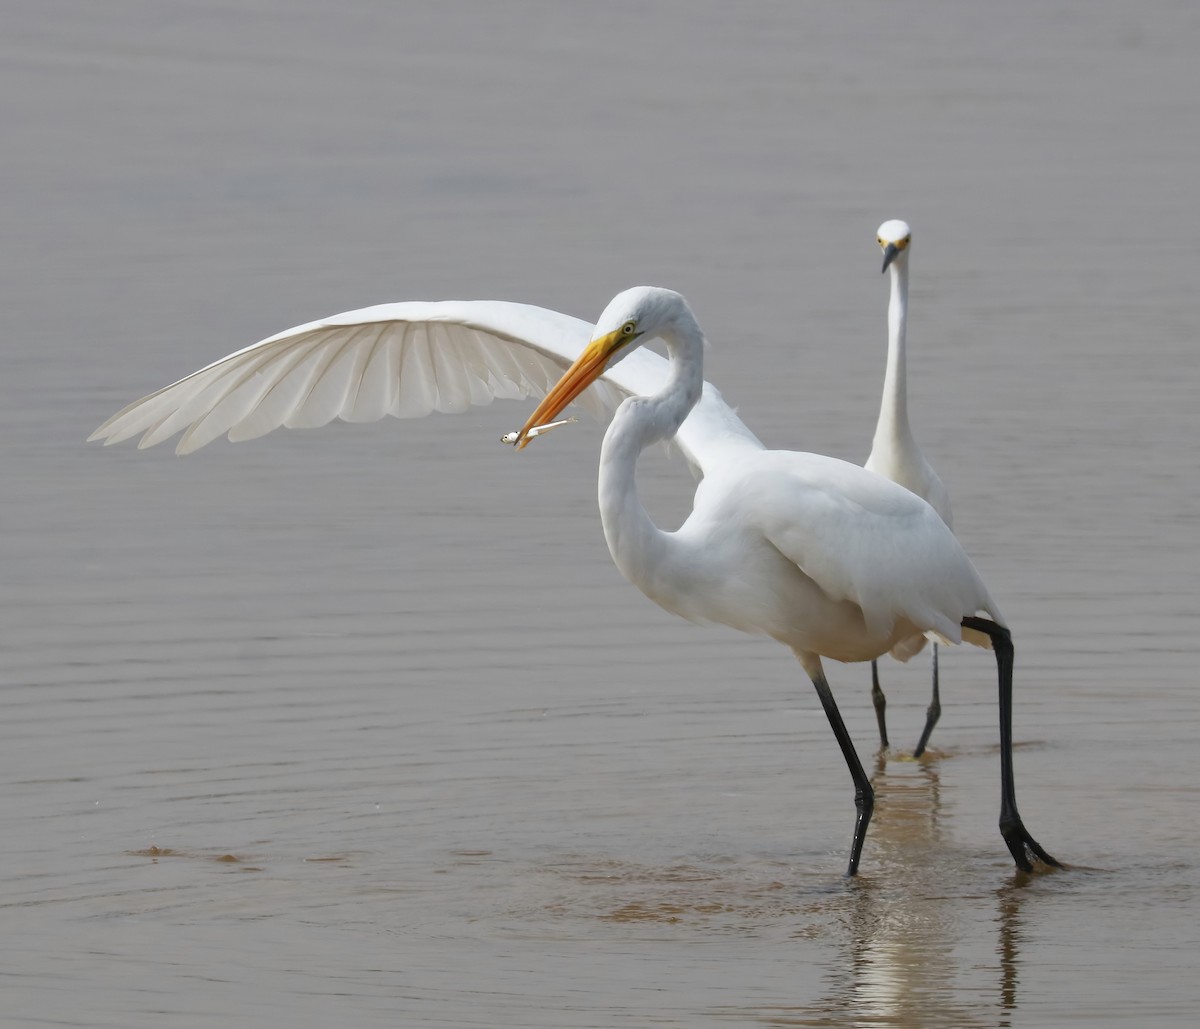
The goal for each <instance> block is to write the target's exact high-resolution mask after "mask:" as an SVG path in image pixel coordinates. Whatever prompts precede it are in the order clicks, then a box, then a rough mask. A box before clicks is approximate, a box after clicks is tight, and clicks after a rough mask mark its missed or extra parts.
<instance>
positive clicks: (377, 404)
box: [89, 300, 762, 471]
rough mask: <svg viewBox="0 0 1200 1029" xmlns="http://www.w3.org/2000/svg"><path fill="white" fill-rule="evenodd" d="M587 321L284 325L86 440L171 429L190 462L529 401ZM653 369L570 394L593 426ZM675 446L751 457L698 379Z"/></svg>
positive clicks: (345, 320)
mask: <svg viewBox="0 0 1200 1029" xmlns="http://www.w3.org/2000/svg"><path fill="white" fill-rule="evenodd" d="M591 333H592V325H591V324H590V323H588V322H585V321H581V320H580V319H578V318H572V317H571V316H570V315H565V314H560V313H559V312H557V311H551V310H548V309H546V308H541V307H534V306H531V305H528V304H515V303H509V302H507V301H500V300H467V301H453V300H452V301H440V302H433V303H423V302H408V303H397V304H380V305H378V306H376V307H366V308H363V309H361V310H358V311H347V312H345V313H343V314H337V315H333V316H332V317H330V318H324V319H321V320H320V321H315V322H309V323H307V324H305V325H298V326H296V327H295V328H293V329H288V330H286V331H285V332H280V333H278V334H277V335H274V336H270V337H268V338H267V339H264V340H262V341H261V342H259V343H255V344H254V345H253V346H249V347H246V348H245V349H244V350H239V351H237V352H236V353H233V354H229V355H228V356H227V357H223V358H221V359H220V360H219V361H214V362H213V363H212V364H210V365H208V366H207V367H205V368H201V369H200V370H199V371H196V372H193V373H192V374H191V375H187V376H185V377H184V378H182V379H180V380H179V381H178V382H175V383H172V384H171V385H170V386H165V387H163V388H162V389H160V390H158V391H157V392H154V393H151V394H150V395H149V396H146V397H143V398H142V399H141V400H136V401H134V402H133V403H132V404H130V405H129V406H128V407H125V408H124V409H123V410H121V411H119V412H117V413H116V414H115V415H113V416H112V417H111V418H110V419H108V421H106V422H105V423H104V424H103V425H101V426H100V428H98V429H97V430H96V431H95V432H94V433H92V435H91V436H90V437H89V440H103V441H104V443H105V445H108V444H110V443H120V442H121V441H122V440H126V439H129V438H131V437H133V436H136V435H138V434H139V433H140V434H141V437H142V438H141V440H140V442H139V443H138V446H139V448H141V447H150V446H154V444H156V443H161V442H163V441H164V440H166V439H169V438H170V437H171V436H174V435H175V434H176V433H178V432H181V431H182V432H183V436H182V438H181V439H180V440H179V444H178V446H177V447H176V448H175V452H176V453H178V454H190V453H191V452H192V451H194V450H198V449H199V448H200V447H202V446H204V445H205V444H207V443H211V442H212V441H213V440H214V439H216V438H217V437H218V436H221V435H225V434H227V435H228V437H229V439H230V440H231V441H233V442H238V441H241V440H248V439H254V438H256V437H258V436H263V435H265V434H266V433H268V432H271V431H273V430H275V429H277V428H279V427H280V426H286V427H287V428H293V429H294V428H314V427H317V426H321V425H325V424H327V423H328V422H330V421H332V420H333V419H334V418H341V419H342V420H343V421H347V422H369V421H375V420H377V419H379V418H382V417H383V416H384V415H392V416H394V417H397V418H417V417H421V416H422V415H427V414H429V413H430V412H432V411H443V412H459V411H464V410H466V409H467V408H468V407H470V406H472V405H480V404H490V403H491V402H492V400H494V399H495V398H497V397H501V398H507V399H514V400H519V399H522V398H525V397H531V396H533V397H542V396H544V395H545V394H546V392H547V391H548V390H549V389H550V387H551V386H553V385H554V383H555V382H556V381H557V380H558V378H559V376H560V375H561V374H562V373H563V371H565V370H566V369H567V368H568V367H569V366H570V365H571V363H572V362H573V361H574V360H575V358H576V357H577V356H578V355H579V354H580V352H581V351H582V350H583V348H584V347H585V346H586V345H587V343H588V341H589V339H590V338H591ZM666 373H667V362H666V361H665V360H664V359H663V358H661V357H659V356H658V355H657V354H655V353H653V352H652V351H648V350H644V349H642V350H638V351H635V352H634V353H632V354H630V355H629V356H628V357H627V358H625V359H624V360H622V361H621V362H620V363H618V364H616V365H614V366H613V367H611V368H610V369H609V370H608V371H607V372H605V374H604V376H603V377H602V378H601V379H599V380H598V381H597V382H596V383H594V384H593V385H592V386H591V387H589V388H588V390H587V391H585V393H584V394H583V395H582V396H581V397H580V402H581V403H582V404H583V406H584V407H585V409H587V410H588V411H589V412H590V413H591V414H593V415H595V416H596V417H598V418H601V419H602V420H603V419H606V418H607V417H608V416H609V415H611V413H612V412H613V411H614V410H615V409H616V407H617V405H618V404H619V403H620V402H621V400H623V399H624V398H625V397H626V396H630V395H635V394H639V395H644V394H651V393H655V392H657V391H658V390H659V389H660V388H661V387H662V385H663V383H664V382H665V381H666ZM676 443H677V444H678V445H679V447H680V449H681V450H682V451H683V453H684V455H685V456H686V457H687V459H688V461H689V462H690V463H691V464H692V465H693V467H694V468H696V469H698V470H701V471H702V470H703V467H704V464H705V460H706V458H708V457H710V456H712V455H714V454H716V453H718V452H723V451H725V450H727V449H728V448H730V447H746V448H751V449H755V450H759V449H762V444H761V443H760V442H759V441H758V440H757V439H756V438H755V436H754V434H753V433H751V432H750V430H749V429H747V428H746V426H745V425H744V424H742V422H741V420H740V419H739V418H738V417H737V415H736V414H735V413H734V412H733V410H732V409H731V408H729V406H728V405H726V404H725V402H724V401H723V400H722V399H721V396H720V394H719V393H718V392H717V391H716V390H715V389H714V388H713V387H712V386H710V385H708V384H707V383H706V384H705V390H704V397H703V399H702V400H701V402H700V403H699V404H698V405H697V406H696V408H695V409H694V410H693V412H692V414H691V416H690V417H689V418H688V420H687V423H685V425H684V426H683V428H682V429H681V430H680V432H679V434H678V436H677V438H676Z"/></svg>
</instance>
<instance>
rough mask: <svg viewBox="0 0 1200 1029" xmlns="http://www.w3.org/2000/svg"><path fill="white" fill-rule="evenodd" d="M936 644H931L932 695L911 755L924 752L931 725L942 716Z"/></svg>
mask: <svg viewBox="0 0 1200 1029" xmlns="http://www.w3.org/2000/svg"><path fill="white" fill-rule="evenodd" d="M937 648H938V645H937V644H936V643H935V644H934V645H933V697H932V699H931V700H930V701H929V709H928V710H927V711H926V712H925V729H924V731H922V733H921V738H920V739H919V740H918V741H917V749H916V750H914V751H913V757H920V756H921V755H922V754H924V753H925V744H927V743H928V742H929V736H930V734H931V733H932V732H933V727H934V726H935V725H937V724H938V719H939V718H941V717H942V701H941V698H940V697H939V696H938V653H937Z"/></svg>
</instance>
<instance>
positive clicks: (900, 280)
mask: <svg viewBox="0 0 1200 1029" xmlns="http://www.w3.org/2000/svg"><path fill="white" fill-rule="evenodd" d="M888 271H889V272H890V273H891V277H892V297H891V300H890V301H889V303H888V356H887V373H886V375H885V376H884V379H883V402H882V403H881V404H880V405H879V421H878V423H877V424H876V426H875V443H876V445H877V446H878V445H879V444H881V443H884V442H885V441H887V440H889V439H890V440H893V441H895V440H905V439H908V438H910V437H911V435H912V432H911V430H910V429H909V427H908V371H907V366H906V359H905V347H906V339H905V337H906V334H907V330H908V255H907V254H902V255H900V256H899V257H898V258H897V259H896V260H895V261H893V262H892V265H891V267H890V268H889V269H888Z"/></svg>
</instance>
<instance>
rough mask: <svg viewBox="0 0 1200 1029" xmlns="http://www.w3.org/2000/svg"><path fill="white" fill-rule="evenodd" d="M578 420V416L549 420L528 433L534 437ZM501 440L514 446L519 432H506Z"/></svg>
mask: <svg viewBox="0 0 1200 1029" xmlns="http://www.w3.org/2000/svg"><path fill="white" fill-rule="evenodd" d="M577 421H579V419H578V418H564V419H563V420H562V421H559V422H547V423H546V424H545V425H535V426H534V427H533V428H532V429H530V430H529V433H528V435H529V438H530V439H533V437H534V436H540V435H541V434H542V433H543V432H549V431H550V430H551V429H557V428H558V427H559V426H560V425H571V424H573V423H575V422H577ZM500 442H501V443H507V444H508V445H509V446H513V445H514V444H516V442H517V433H515V432H506V433H505V434H504V435H503V436H501V437H500Z"/></svg>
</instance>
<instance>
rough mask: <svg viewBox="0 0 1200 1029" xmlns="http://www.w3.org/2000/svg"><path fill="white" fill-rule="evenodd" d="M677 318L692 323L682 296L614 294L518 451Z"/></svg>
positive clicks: (648, 289)
mask: <svg viewBox="0 0 1200 1029" xmlns="http://www.w3.org/2000/svg"><path fill="white" fill-rule="evenodd" d="M680 317H686V318H689V319H691V320H692V321H693V322H694V320H695V319H694V318H693V316H692V314H691V310H690V309H689V308H688V304H687V301H686V300H684V299H683V297H682V296H681V295H680V294H678V293H676V292H675V291H674V290H670V289H660V288H659V287H657V286H634V287H633V288H632V289H627V290H625V291H624V292H623V293H618V294H617V295H616V296H615V297H613V298H612V300H611V301H610V302H609V304H608V306H607V307H606V308H605V309H604V313H603V314H601V315H600V317H599V319H598V320H597V321H596V328H595V329H594V330H593V332H592V339H591V342H590V343H588V345H587V346H586V347H584V348H583V353H582V354H580V355H579V357H578V358H577V359H576V361H575V363H574V364H573V365H571V367H570V368H568V369H567V371H566V372H565V373H564V374H563V377H562V378H561V379H559V380H558V384H557V385H556V386H555V387H554V388H553V389H551V390H550V392H549V393H547V394H546V399H545V400H543V401H542V402H541V403H540V404H539V405H538V407H537V410H536V411H534V412H533V414H532V415H530V416H529V420H528V421H527V422H526V423H525V424H524V426H522V428H521V430H520V432H519V433H517V449H520V448H522V447H524V446H525V444H526V443H528V442H529V439H530V436H529V430H530V429H532V428H533V427H534V426H537V425H542V424H543V423H545V422H549V421H551V420H552V419H553V418H555V417H556V416H557V415H558V413H559V412H560V411H561V410H562V409H563V408H564V407H566V406H567V405H568V404H569V403H571V401H572V400H574V399H575V398H576V397H578V396H579V394H580V393H582V392H583V391H584V390H585V389H587V388H588V386H590V385H591V384H592V383H593V382H595V381H596V379H598V378H599V377H600V376H601V375H603V374H604V371H605V369H607V368H609V367H611V366H612V365H614V364H616V363H617V362H618V361H620V360H621V359H622V358H624V357H626V356H628V355H629V354H630V353H632V352H633V351H634V350H636V349H637V348H638V347H639V346H641V345H642V344H643V343H645V342H647V341H649V340H651V339H654V338H655V337H656V336H661V335H662V334H663V333H664V332H667V333H669V332H670V331H671V329H672V327H673V326H674V324H675V322H676V321H677V320H678V319H679V318H680Z"/></svg>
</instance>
